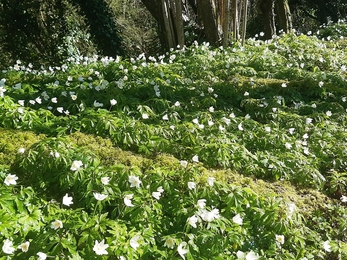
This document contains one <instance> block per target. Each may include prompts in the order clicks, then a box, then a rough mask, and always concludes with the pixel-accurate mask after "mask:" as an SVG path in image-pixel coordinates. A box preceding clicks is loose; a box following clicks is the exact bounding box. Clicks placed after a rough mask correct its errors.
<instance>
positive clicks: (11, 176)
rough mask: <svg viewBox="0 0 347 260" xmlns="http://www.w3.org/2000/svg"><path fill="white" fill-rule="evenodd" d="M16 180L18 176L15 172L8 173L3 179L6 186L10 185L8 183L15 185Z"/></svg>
mask: <svg viewBox="0 0 347 260" xmlns="http://www.w3.org/2000/svg"><path fill="white" fill-rule="evenodd" d="M17 180H18V177H17V176H16V175H15V174H8V175H7V176H6V178H5V181H4V183H5V184H6V185H7V186H10V185H16V184H17Z"/></svg>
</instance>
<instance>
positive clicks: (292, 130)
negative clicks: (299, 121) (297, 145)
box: [288, 127, 295, 135]
mask: <svg viewBox="0 0 347 260" xmlns="http://www.w3.org/2000/svg"><path fill="white" fill-rule="evenodd" d="M294 131H295V128H293V127H292V128H289V129H288V132H289V133H290V134H291V135H292V134H293V133H294Z"/></svg>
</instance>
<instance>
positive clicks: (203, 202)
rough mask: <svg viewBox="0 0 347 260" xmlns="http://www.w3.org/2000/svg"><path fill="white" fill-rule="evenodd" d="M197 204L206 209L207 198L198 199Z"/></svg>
mask: <svg viewBox="0 0 347 260" xmlns="http://www.w3.org/2000/svg"><path fill="white" fill-rule="evenodd" d="M197 204H198V207H199V208H200V209H204V208H205V206H206V200H205V199H200V200H198V202H197Z"/></svg>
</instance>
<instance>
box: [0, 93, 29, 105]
mask: <svg viewBox="0 0 347 260" xmlns="http://www.w3.org/2000/svg"><path fill="white" fill-rule="evenodd" d="M0 91H1V90H0ZM18 104H19V105H21V106H24V100H18Z"/></svg>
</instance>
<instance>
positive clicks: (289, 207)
mask: <svg viewBox="0 0 347 260" xmlns="http://www.w3.org/2000/svg"><path fill="white" fill-rule="evenodd" d="M295 209H296V206H295V204H294V203H288V204H287V218H291V217H292V215H293V214H294V212H295Z"/></svg>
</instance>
